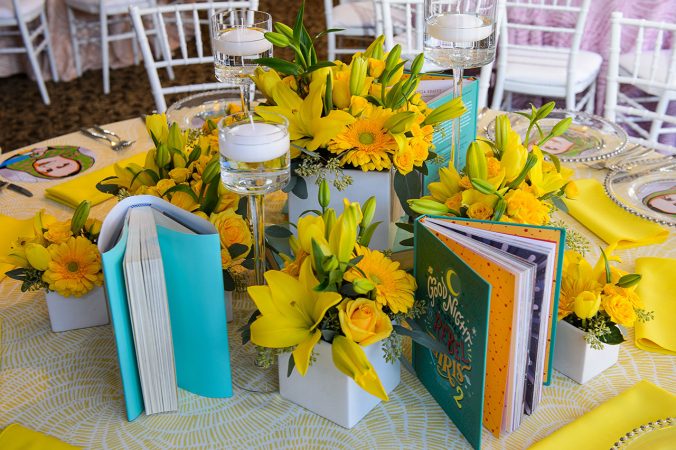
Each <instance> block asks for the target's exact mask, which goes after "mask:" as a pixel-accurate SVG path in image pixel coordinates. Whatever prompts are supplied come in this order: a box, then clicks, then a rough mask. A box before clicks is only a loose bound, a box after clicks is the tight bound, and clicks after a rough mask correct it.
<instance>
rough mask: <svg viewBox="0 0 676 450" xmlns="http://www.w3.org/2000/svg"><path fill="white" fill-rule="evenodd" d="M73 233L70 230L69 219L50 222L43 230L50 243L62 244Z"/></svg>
mask: <svg viewBox="0 0 676 450" xmlns="http://www.w3.org/2000/svg"><path fill="white" fill-rule="evenodd" d="M72 235H73V233H72V232H71V231H70V220H66V221H64V222H54V223H52V224H51V225H50V226H49V228H47V231H45V234H44V238H45V239H47V240H48V241H49V242H51V243H52V244H62V243H64V242H66V241H67V240H68V239H69V238H70V237H71V236H72Z"/></svg>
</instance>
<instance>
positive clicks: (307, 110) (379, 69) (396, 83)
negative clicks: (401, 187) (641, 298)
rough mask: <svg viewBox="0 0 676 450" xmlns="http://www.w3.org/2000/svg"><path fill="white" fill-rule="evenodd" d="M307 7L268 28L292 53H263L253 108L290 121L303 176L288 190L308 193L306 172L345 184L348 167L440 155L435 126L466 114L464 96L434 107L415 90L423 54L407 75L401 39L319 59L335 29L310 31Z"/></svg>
mask: <svg viewBox="0 0 676 450" xmlns="http://www.w3.org/2000/svg"><path fill="white" fill-rule="evenodd" d="M303 11H304V6H301V8H300V10H299V12H298V15H297V17H296V22H295V24H294V27H293V28H291V27H289V26H287V25H285V24H283V23H279V22H278V23H275V25H274V29H275V31H274V32H269V33H266V34H265V37H266V38H267V39H268V40H269V41H270V42H272V43H273V44H274V45H275V46H276V47H281V48H289V49H291V50H292V51H293V53H294V58H293V60H292V61H286V60H283V59H279V58H262V59H259V60H258V62H259V63H260V64H261V65H263V66H267V67H269V68H270V70H264V69H262V68H258V69H257V70H256V71H255V74H254V76H253V79H254V81H255V83H256V87H257V88H258V89H259V90H260V91H261V93H262V94H263V95H264V96H265V99H266V102H265V103H264V104H261V105H259V106H257V107H256V108H255V111H256V113H257V114H259V115H261V116H263V117H265V115H266V113H268V112H275V113H278V114H281V115H283V116H284V117H286V118H287V119H288V120H289V134H290V138H291V143H292V153H291V155H292V158H293V161H292V170H293V173H292V175H299V176H300V177H298V176H296V177H293V178H292V181H291V183H290V185H289V186H288V187H287V190H292V191H293V192H294V193H295V194H296V195H298V196H299V197H301V198H306V197H307V193H306V190H305V186H306V184H305V182H304V181H303V179H302V177H305V176H310V175H317V184H319V183H320V182H321V180H322V179H324V178H325V176H326V173H327V171H328V172H334V173H335V174H336V175H337V177H336V178H335V180H334V186H335V187H336V188H338V189H341V188H343V187H345V186H346V185H347V184H349V183H351V177H350V176H349V175H346V174H345V173H344V172H343V169H346V168H356V169H361V170H362V171H389V170H390V169H391V168H395V169H396V172H397V174H399V175H401V176H403V175H407V174H409V173H411V172H412V171H418V172H422V173H426V167H425V161H428V160H430V159H432V158H434V157H435V156H436V155H435V154H434V152H433V151H432V150H433V145H432V137H433V133H434V127H435V126H436V125H437V124H439V123H441V122H443V121H446V120H449V119H452V118H455V117H459V116H460V115H462V114H463V113H464V112H465V108H464V106H463V104H462V101H461V100H460V99H455V100H452V101H449V102H447V103H445V104H443V105H441V106H439V107H437V108H436V109H432V108H429V107H428V106H427V104H426V103H425V102H424V101H423V100H422V98H421V96H420V94H418V93H416V89H417V87H418V83H419V82H420V70H421V69H422V65H423V61H424V58H423V55H422V54H420V55H418V56H417V57H416V58H415V59H414V60H413V61H412V62H411V66H410V74H407V75H404V65H405V61H403V60H402V59H401V58H400V56H401V46H399V45H396V46H395V47H394V48H393V49H392V50H391V51H389V52H385V51H384V49H383V43H384V37H383V36H380V37H378V38H377V39H376V40H375V41H374V42H373V43H372V44H371V45H370V46H369V47H368V48H367V49H366V51H364V52H359V53H356V54H354V55H353V57H352V60H351V61H350V63H349V64H346V63H343V62H341V61H335V62H331V61H319V60H318V58H317V53H316V51H315V47H314V45H315V42H316V40H317V39H319V38H321V37H322V36H324V35H326V34H327V33H331V32H334V31H337V30H327V31H325V32H323V33H320V34H319V35H317V36H315V37H312V36H310V34H309V33H308V32H307V29H306V28H305V25H304V24H303Z"/></svg>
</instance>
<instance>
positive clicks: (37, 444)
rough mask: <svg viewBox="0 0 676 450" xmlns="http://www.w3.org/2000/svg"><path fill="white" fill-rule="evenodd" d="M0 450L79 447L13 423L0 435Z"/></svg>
mask: <svg viewBox="0 0 676 450" xmlns="http://www.w3.org/2000/svg"><path fill="white" fill-rule="evenodd" d="M0 448H1V449H2V450H46V449H49V450H73V449H78V448H79V447H74V446H72V445H70V444H66V443H65V442H63V441H60V440H58V439H56V438H54V437H51V436H48V435H46V434H43V433H40V432H38V431H33V430H31V429H28V428H26V427H24V426H23V425H19V424H18V423H13V424H11V425H9V426H8V427H7V428H5V429H4V430H3V431H2V433H0Z"/></svg>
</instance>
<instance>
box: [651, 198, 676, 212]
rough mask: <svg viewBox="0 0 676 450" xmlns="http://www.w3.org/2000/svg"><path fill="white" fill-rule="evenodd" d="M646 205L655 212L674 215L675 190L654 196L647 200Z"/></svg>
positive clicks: (675, 208)
mask: <svg viewBox="0 0 676 450" xmlns="http://www.w3.org/2000/svg"><path fill="white" fill-rule="evenodd" d="M648 207H649V208H650V209H652V210H655V211H657V212H661V213H665V214H670V215H672V216H673V215H676V192H667V193H665V194H660V195H656V196H654V197H653V198H651V199H650V200H648Z"/></svg>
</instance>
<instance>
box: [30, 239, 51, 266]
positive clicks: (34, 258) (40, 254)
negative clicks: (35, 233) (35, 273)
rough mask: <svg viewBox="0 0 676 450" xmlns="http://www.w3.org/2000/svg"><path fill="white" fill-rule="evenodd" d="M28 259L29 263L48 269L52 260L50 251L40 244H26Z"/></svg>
mask: <svg viewBox="0 0 676 450" xmlns="http://www.w3.org/2000/svg"><path fill="white" fill-rule="evenodd" d="M26 259H27V260H28V264H30V265H31V266H32V267H34V268H35V269H37V270H47V268H48V267H49V262H50V261H51V260H52V258H51V256H50V255H49V251H48V250H47V249H46V248H44V247H43V246H42V245H40V244H33V243H31V244H26Z"/></svg>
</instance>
